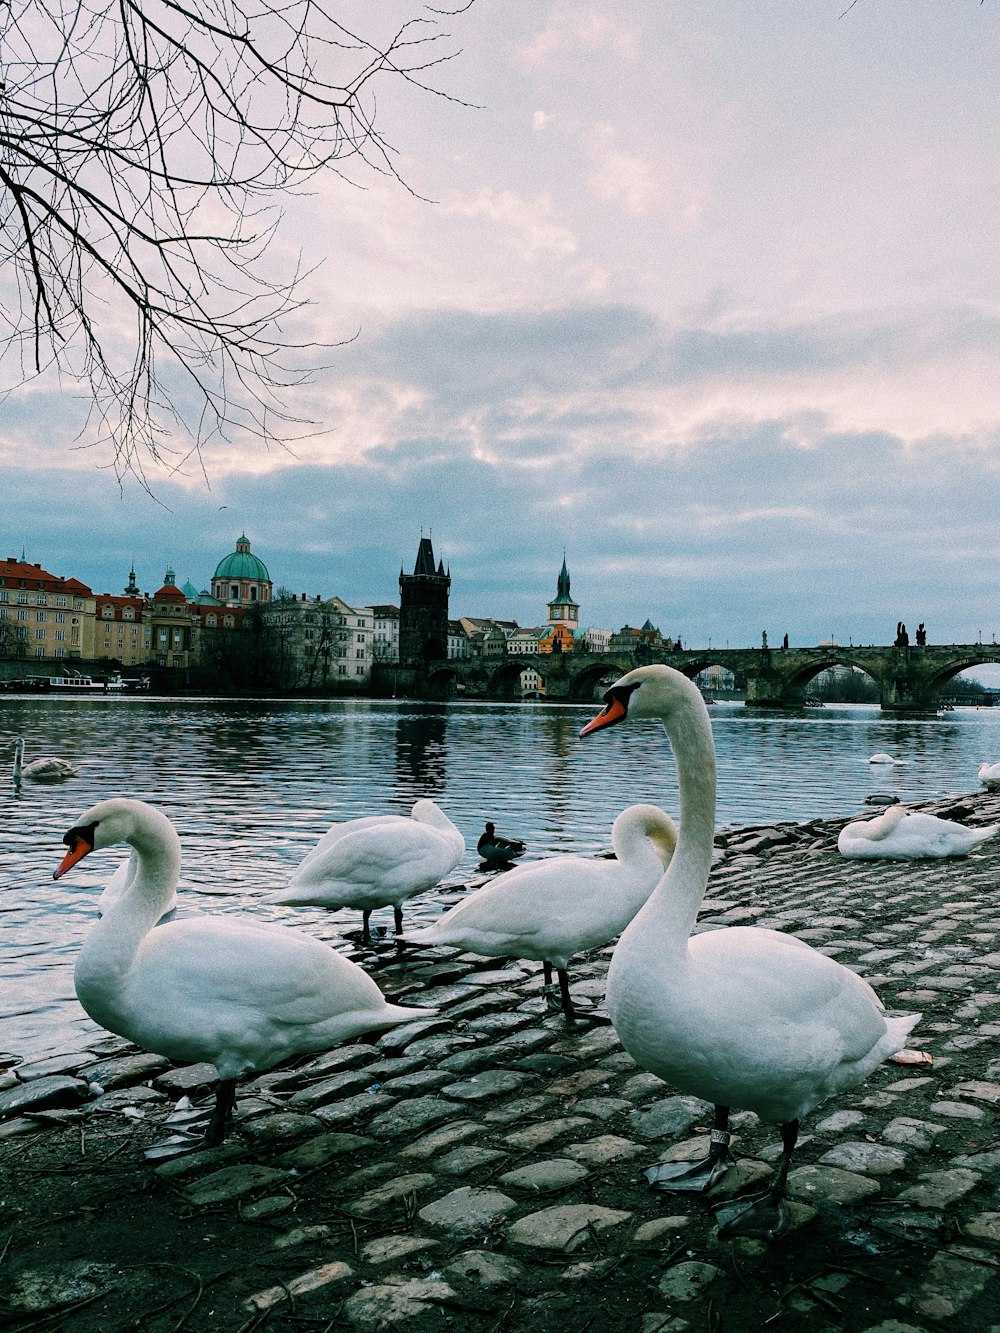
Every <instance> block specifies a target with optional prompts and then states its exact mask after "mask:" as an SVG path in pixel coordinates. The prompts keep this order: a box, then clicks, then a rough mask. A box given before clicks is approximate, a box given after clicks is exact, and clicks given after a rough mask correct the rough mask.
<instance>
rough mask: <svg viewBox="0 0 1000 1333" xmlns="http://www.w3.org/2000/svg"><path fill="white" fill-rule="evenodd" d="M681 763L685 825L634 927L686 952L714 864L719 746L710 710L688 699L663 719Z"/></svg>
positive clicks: (665, 947)
mask: <svg viewBox="0 0 1000 1333" xmlns="http://www.w3.org/2000/svg"><path fill="white" fill-rule="evenodd" d="M663 725H664V729H665V730H666V733H667V736H668V738H669V740H670V745H671V748H672V749H673V752H674V761H675V763H676V765H677V785H678V788H679V790H680V828H679V831H678V837H677V849H676V851H675V852H674V856H673V860H672V861H671V862H670V866H669V868H668V869H667V872H666V874H665V875H664V876H663V878H662V879H661V880H660V882H659V884H658V885H657V886H656V888H655V889H654V890H653V893H652V894H651V896H650V898H649V900H648V902H647V903H646V905H645V906H644V907H643V909H642V911H641V912H640V913H639V915H638V916H637V917H636V918H635V920H634V921H633V922H632V925H631V926H630V927H629V931H630V932H633V931H634V933H635V934H636V935H639V934H642V935H644V936H646V937H647V938H648V939H649V941H650V944H651V945H652V946H653V947H655V948H656V949H657V950H658V951H659V952H664V951H669V952H683V951H684V950H686V948H687V942H688V938H689V936H690V934H691V931H692V929H693V928H694V923H695V920H696V919H697V916H698V909H699V908H700V907H701V903H702V899H703V898H704V896H705V886H706V884H707V883H708V876H709V872H710V870H711V868H712V847H713V844H714V839H715V745H714V743H713V741H712V724H711V721H710V720H709V716H708V710H707V709H706V708H705V705H704V704H703V703H702V702H701V699H700V698H695V699H690V700H688V699H685V700H683V701H681V703H680V705H679V706H678V707H676V708H675V709H674V710H673V711H672V712H671V714H670V716H669V718H664V721H663Z"/></svg>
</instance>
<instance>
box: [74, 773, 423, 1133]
mask: <svg viewBox="0 0 1000 1333" xmlns="http://www.w3.org/2000/svg"><path fill="white" fill-rule="evenodd" d="M63 842H64V843H65V844H66V846H67V848H68V851H67V852H66V855H65V856H64V857H63V860H62V863H61V864H60V866H59V868H58V869H57V870H56V871H55V874H54V876H53V878H55V879H60V878H61V877H62V876H63V875H65V874H66V872H67V871H68V870H69V869H71V867H73V866H74V865H76V864H77V862H78V861H81V860H82V859H83V857H85V856H87V855H89V854H90V853H91V852H93V851H100V850H103V849H104V848H107V847H113V846H115V845H116V844H117V843H120V842H124V843H128V844H129V845H130V846H131V847H132V848H133V849H134V851H135V852H136V854H137V857H138V866H137V870H136V873H135V875H134V876H133V877H132V878H131V880H130V881H129V882H128V884H127V886H126V888H125V891H124V892H123V894H122V896H121V897H120V898H119V899H118V900H117V902H114V903H112V904H110V906H109V908H108V911H107V912H106V914H105V915H104V916H103V917H101V919H100V920H99V921H98V922H97V924H96V925H95V926H94V927H93V929H92V930H91V932H90V934H89V935H88V936H87V939H86V940H85V941H84V945H83V948H82V949H81V950H80V954H79V957H78V958H77V961H76V969H75V973H74V976H75V981H76V993H77V996H78V997H79V1000H80V1003H81V1004H82V1005H83V1007H84V1009H85V1010H86V1011H87V1013H88V1014H89V1015H90V1017H91V1018H92V1019H93V1020H94V1022H95V1023H99V1024H100V1025H101V1026H102V1027H105V1028H107V1029H108V1030H109V1031H110V1032H116V1033H117V1034H118V1035H119V1036H121V1037H126V1038H127V1039H128V1040H129V1041H131V1042H134V1043H135V1045H137V1046H140V1047H141V1048H142V1049H143V1050H147V1051H153V1052H155V1053H156V1054H158V1055H165V1056H167V1057H168V1058H169V1059H171V1060H177V1061H180V1062H182V1063H194V1062H197V1061H201V1060H204V1061H208V1062H209V1063H210V1064H213V1065H214V1066H215V1068H216V1071H217V1073H218V1075H219V1083H218V1085H217V1088H216V1100H215V1108H214V1110H213V1112H212V1118H211V1120H210V1122H209V1125H208V1129H207V1130H206V1133H205V1138H204V1144H205V1145H206V1146H211V1145H214V1144H218V1143H221V1142H222V1140H223V1138H224V1137H225V1131H226V1123H227V1121H228V1118H229V1114H230V1112H231V1110H232V1107H233V1105H234V1103H235V1092H236V1080H237V1079H238V1078H240V1077H241V1076H242V1075H243V1074H247V1073H250V1072H251V1071H253V1070H261V1069H270V1068H271V1066H272V1065H275V1064H277V1063H278V1061H279V1060H283V1059H286V1058H287V1057H288V1056H292V1055H298V1054H303V1053H306V1052H309V1051H325V1050H328V1049H329V1048H330V1047H332V1046H337V1045H339V1044H340V1043H341V1042H344V1041H347V1040H349V1039H350V1038H352V1037H357V1036H360V1035H362V1034H363V1033H366V1032H377V1031H380V1030H381V1029H383V1028H389V1027H393V1026H395V1025H396V1024H397V1023H405V1022H410V1021H412V1020H413V1019H414V1018H415V1017H418V1018H422V1017H425V1016H426V1015H427V1014H429V1013H431V1012H433V1011H432V1010H429V1009H414V1008H403V1007H402V1006H400V1005H394V1004H388V1003H387V1002H386V1000H385V997H384V996H383V994H382V992H381V991H380V990H379V988H378V986H377V985H376V984H375V982H374V981H373V980H372V979H371V977H369V976H368V975H367V973H365V972H363V971H362V970H361V968H360V967H358V966H357V965H356V964H355V963H352V962H351V961H350V960H349V959H347V958H344V957H342V955H340V954H339V953H337V952H336V950H334V949H331V948H330V947H329V946H328V945H326V944H322V943H320V941H319V940H316V939H313V938H312V937H311V936H310V935H304V934H302V933H300V932H299V931H295V930H288V929H286V928H285V927H284V926H273V925H259V924H257V923H256V922H250V921H246V920H240V919H238V918H236V917H219V916H198V917H189V918H186V919H184V920H181V921H171V922H166V923H162V924H160V925H157V924H156V923H157V921H158V920H159V917H160V915H161V914H162V912H163V911H165V910H166V904H167V903H168V902H169V900H170V897H171V895H172V894H173V892H174V888H175V886H176V884H177V878H178V873H179V870H180V860H181V850H180V839H179V838H178V837H177V833H176V830H175V829H174V826H173V825H172V824H171V822H170V820H169V819H167V817H166V815H164V814H163V813H161V811H159V810H157V809H155V808H154V807H153V806H151V805H147V804H145V802H143V801H133V800H126V799H124V798H120V797H116V798H112V799H111V800H106V801H99V802H98V804H97V805H95V806H92V807H91V808H90V809H89V810H88V811H87V812H86V813H85V814H83V815H81V816H80V819H79V821H78V822H77V823H76V824H75V825H74V826H73V828H71V829H70V830H69V832H68V833H67V834H66V836H65V837H64V838H63Z"/></svg>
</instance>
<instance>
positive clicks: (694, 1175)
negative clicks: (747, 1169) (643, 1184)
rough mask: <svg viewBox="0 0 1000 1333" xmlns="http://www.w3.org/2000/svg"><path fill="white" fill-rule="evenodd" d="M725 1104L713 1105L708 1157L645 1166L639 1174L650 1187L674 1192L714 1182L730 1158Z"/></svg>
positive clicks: (727, 1110)
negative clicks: (694, 1160)
mask: <svg viewBox="0 0 1000 1333" xmlns="http://www.w3.org/2000/svg"><path fill="white" fill-rule="evenodd" d="M730 1138H731V1135H730V1133H729V1107H728V1106H717V1107H716V1108H715V1120H714V1121H713V1123H712V1134H711V1137H710V1139H709V1142H708V1156H707V1157H702V1158H700V1159H699V1160H698V1161H697V1162H659V1163H658V1164H657V1165H656V1166H649V1167H647V1168H646V1170H645V1171H643V1173H642V1174H643V1175H644V1176H645V1177H646V1179H647V1180H648V1181H649V1187H650V1189H654V1190H666V1191H667V1192H670V1193H673V1192H674V1191H689V1190H690V1191H698V1192H701V1191H703V1190H707V1189H708V1188H709V1186H710V1185H714V1184H715V1182H716V1181H717V1180H718V1179H719V1177H720V1176H721V1175H723V1173H724V1172H725V1170H726V1168H727V1167H728V1165H729V1163H730V1161H731V1160H732V1159H731V1157H730V1156H729V1140H730Z"/></svg>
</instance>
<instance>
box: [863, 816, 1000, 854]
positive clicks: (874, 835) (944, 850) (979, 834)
mask: <svg viewBox="0 0 1000 1333" xmlns="http://www.w3.org/2000/svg"><path fill="white" fill-rule="evenodd" d="M997 829H1000V824H990V825H989V826H988V827H983V828H969V827H968V826H967V825H966V824H956V823H955V821H954V820H951V819H939V818H938V816H937V815H926V814H923V813H922V812H921V811H919V810H915V811H910V810H907V808H906V806H905V805H893V806H890V807H889V809H888V810H886V812H885V814H884V815H878V816H877V817H876V818H875V819H859V820H855V821H854V822H853V823H850V824H846V825H845V826H844V827H843V828H842V829H841V830H840V836H839V837H838V838H837V850H838V851H839V852H840V854H841V856H848V857H852V858H854V859H856V860H863V861H875V860H895V861H916V860H919V859H920V858H922V857H936V858H940V857H945V856H968V854H969V853H970V852H971V851H972V849H973V847H978V846H979V844H980V843H981V842H985V841H986V840H987V838H992V837H993V835H994V834H995V833H996V831H997Z"/></svg>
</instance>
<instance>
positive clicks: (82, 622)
mask: <svg viewBox="0 0 1000 1333" xmlns="http://www.w3.org/2000/svg"><path fill="white" fill-rule="evenodd" d="M95 608H96V603H95V599H94V594H93V593H92V592H91V590H90V589H89V588H88V587H87V586H86V584H84V583H81V582H80V581H79V579H63V578H59V577H58V576H57V575H55V574H50V573H48V571H47V570H44V569H43V568H42V567H41V565H38V564H29V563H28V562H27V561H25V560H15V559H14V558H13V557H8V559H6V560H0V657H4V658H9V659H13V658H21V659H32V658H39V657H40V658H46V657H47V658H57V659H69V660H74V659H79V658H84V659H87V660H89V659H91V658H92V657H93V655H94V617H95Z"/></svg>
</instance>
